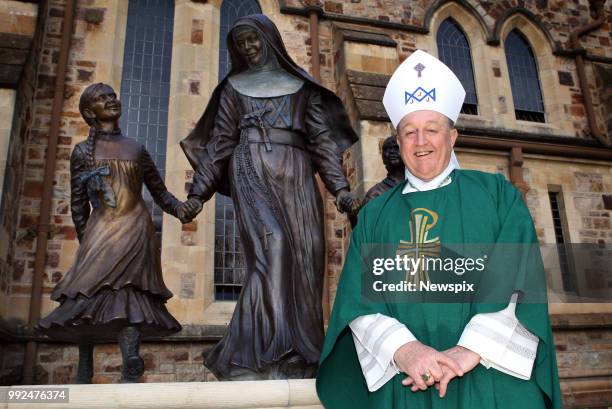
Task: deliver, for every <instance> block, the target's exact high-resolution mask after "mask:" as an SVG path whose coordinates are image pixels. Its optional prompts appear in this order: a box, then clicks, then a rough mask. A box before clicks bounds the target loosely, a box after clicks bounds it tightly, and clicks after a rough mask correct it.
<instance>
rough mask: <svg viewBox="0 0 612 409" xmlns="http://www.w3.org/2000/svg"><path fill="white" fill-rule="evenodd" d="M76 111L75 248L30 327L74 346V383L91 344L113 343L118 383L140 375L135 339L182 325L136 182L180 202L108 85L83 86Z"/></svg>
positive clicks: (83, 374)
mask: <svg viewBox="0 0 612 409" xmlns="http://www.w3.org/2000/svg"><path fill="white" fill-rule="evenodd" d="M79 110H80V112H81V115H82V116H83V118H84V119H85V121H86V122H87V123H88V124H89V125H90V127H91V128H90V132H89V137H88V138H87V139H86V140H85V141H83V142H81V143H78V144H77V145H76V146H75V147H74V150H73V151H72V156H71V158H70V174H71V209H72V219H73V221H74V225H75V228H76V231H77V236H78V239H79V243H80V246H79V249H78V252H77V254H76V260H75V262H74V265H73V266H72V268H71V269H70V270H69V271H68V272H67V273H66V275H65V277H64V278H63V280H62V281H60V282H59V284H58V285H57V286H56V287H55V289H54V290H53V292H52V294H51V299H53V300H55V301H58V302H59V303H60V305H59V306H58V307H57V308H56V309H55V310H53V311H52V312H51V313H50V314H49V315H48V316H47V317H45V318H43V319H42V320H40V322H39V323H38V326H37V330H39V331H40V332H42V333H44V334H47V335H48V336H49V337H51V338H53V339H58V340H63V341H68V342H75V343H77V344H79V367H78V374H77V383H90V382H91V377H92V375H93V344H94V342H95V343H99V342H116V341H119V346H120V348H121V353H122V357H123V370H122V382H136V381H137V380H138V378H139V377H140V376H141V375H142V374H143V372H144V364H143V360H142V358H141V357H140V356H139V352H138V350H139V344H140V340H141V339H143V338H147V337H150V336H155V337H158V336H162V335H167V334H171V333H174V332H177V331H179V330H180V329H181V325H180V324H179V323H178V322H177V321H176V320H175V319H174V317H173V316H172V315H171V314H170V313H169V312H168V310H167V309H166V306H165V303H166V301H167V300H168V299H169V298H170V297H172V293H171V292H170V290H168V288H167V287H166V286H165V285H164V281H163V277H162V272H161V262H160V254H159V251H158V249H157V245H156V240H155V229H154V227H153V223H152V220H151V215H150V213H149V211H148V209H147V207H146V205H145V202H144V200H143V198H142V194H141V191H142V185H143V183H144V184H145V185H146V186H147V188H148V189H149V192H150V193H151V196H152V197H153V199H154V200H155V203H157V204H158V205H159V206H160V207H161V208H162V209H163V210H164V211H165V212H166V213H169V214H171V215H173V216H175V217H177V212H178V209H179V207H180V205H181V204H182V202H180V201H179V200H178V199H177V198H176V197H174V195H172V194H171V193H170V192H168V190H167V189H166V186H165V184H164V181H163V180H162V178H161V177H160V174H159V172H158V170H157V168H156V167H155V164H154V163H153V160H152V159H151V157H150V156H149V153H148V152H147V150H146V149H145V148H144V147H143V146H142V145H140V144H138V143H137V142H135V141H133V140H132V139H128V138H126V137H125V136H124V135H123V134H122V133H121V130H120V129H119V117H120V116H121V104H120V102H119V100H118V99H117V95H116V94H115V91H114V90H113V89H112V88H111V87H110V86H108V85H106V84H102V83H98V84H93V85H90V86H89V87H87V88H86V89H85V91H84V92H83V94H82V95H81V99H80V102H79ZM91 207H93V210H92V209H91Z"/></svg>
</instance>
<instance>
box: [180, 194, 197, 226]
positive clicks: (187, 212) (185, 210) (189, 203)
mask: <svg viewBox="0 0 612 409" xmlns="http://www.w3.org/2000/svg"><path fill="white" fill-rule="evenodd" d="M201 211H202V201H201V200H200V199H197V198H195V197H190V198H189V199H187V200H186V201H184V202H183V203H181V204H180V205H179V206H178V208H177V209H176V217H178V219H179V220H180V221H181V223H183V224H185V223H189V222H191V221H192V220H193V218H194V217H196V216H197V215H198V213H200V212H201Z"/></svg>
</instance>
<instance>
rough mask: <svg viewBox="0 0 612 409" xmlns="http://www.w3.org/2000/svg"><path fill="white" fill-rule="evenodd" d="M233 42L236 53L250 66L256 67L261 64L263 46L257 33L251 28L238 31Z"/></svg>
mask: <svg viewBox="0 0 612 409" xmlns="http://www.w3.org/2000/svg"><path fill="white" fill-rule="evenodd" d="M235 41H236V46H237V47H238V52H239V53H240V55H241V56H242V57H243V58H245V59H246V60H247V62H248V63H249V65H250V66H257V65H259V64H260V63H261V62H262V58H263V44H262V42H261V39H260V38H259V34H257V31H255V30H254V29H252V28H244V29H240V30H239V31H238V32H237V33H236V37H235Z"/></svg>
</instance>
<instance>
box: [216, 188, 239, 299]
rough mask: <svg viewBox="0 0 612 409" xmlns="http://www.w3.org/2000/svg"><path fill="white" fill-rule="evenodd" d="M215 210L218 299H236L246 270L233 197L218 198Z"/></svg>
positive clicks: (218, 196) (220, 196) (219, 196)
mask: <svg viewBox="0 0 612 409" xmlns="http://www.w3.org/2000/svg"><path fill="white" fill-rule="evenodd" d="M215 207H216V209H215V213H216V214H215V298H216V299H217V300H223V301H229V300H236V299H238V295H240V290H241V288H242V282H243V280H244V275H245V271H246V270H245V265H244V256H243V254H242V248H241V245H240V237H239V234H238V225H237V223H236V217H235V215H234V205H233V204H232V199H230V198H229V197H227V196H223V195H217V199H216V202H215Z"/></svg>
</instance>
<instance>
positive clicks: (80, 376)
mask: <svg viewBox="0 0 612 409" xmlns="http://www.w3.org/2000/svg"><path fill="white" fill-rule="evenodd" d="M93 348H94V346H93V344H79V367H78V369H77V378H76V383H91V377H92V376H93Z"/></svg>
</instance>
